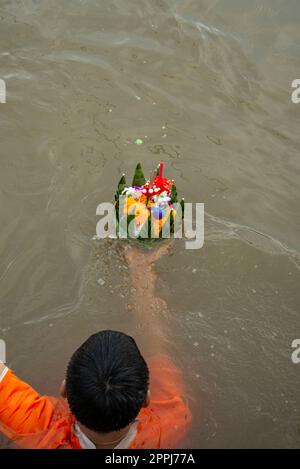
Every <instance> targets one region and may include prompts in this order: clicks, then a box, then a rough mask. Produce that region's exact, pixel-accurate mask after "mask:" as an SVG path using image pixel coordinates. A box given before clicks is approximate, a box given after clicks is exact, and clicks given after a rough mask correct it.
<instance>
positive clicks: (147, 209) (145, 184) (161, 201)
mask: <svg viewBox="0 0 300 469" xmlns="http://www.w3.org/2000/svg"><path fill="white" fill-rule="evenodd" d="M163 170H164V162H163V161H161V163H160V164H159V165H158V167H157V169H156V170H155V171H154V172H153V174H152V176H151V177H150V179H149V180H147V181H146V179H145V176H144V173H143V170H142V167H141V164H140V163H138V164H137V166H136V169H135V173H134V177H133V180H132V184H131V186H127V183H126V179H125V174H123V176H122V177H121V179H120V181H119V184H118V189H117V192H116V194H115V209H116V218H117V224H118V225H119V234H120V225H121V224H122V226H123V228H122V229H123V233H124V230H126V236H124V237H127V234H128V233H129V236H130V237H134V238H136V239H140V240H150V241H151V240H155V239H159V238H166V237H169V236H170V235H172V234H174V231H175V229H176V226H177V223H176V222H177V221H179V218H180V221H182V219H183V208H184V201H183V199H182V200H181V202H180V203H178V199H177V190H176V185H175V182H174V179H167V178H166V177H164V176H163Z"/></svg>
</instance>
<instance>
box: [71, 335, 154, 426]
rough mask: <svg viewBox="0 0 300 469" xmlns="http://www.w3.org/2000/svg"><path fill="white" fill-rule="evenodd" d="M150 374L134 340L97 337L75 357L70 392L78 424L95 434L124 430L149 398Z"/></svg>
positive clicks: (78, 350) (81, 348) (91, 338)
mask: <svg viewBox="0 0 300 469" xmlns="http://www.w3.org/2000/svg"><path fill="white" fill-rule="evenodd" d="M148 385H149V370H148V367H147V364H146V362H145V360H144V359H143V357H142V355H141V353H140V351H139V349H138V347H137V345H136V343H135V341H134V339H133V338H132V337H130V336H128V335H126V334H124V333H122V332H116V331H101V332H98V333H97V334H93V335H92V336H91V337H90V338H89V339H88V340H87V341H86V342H84V343H83V344H82V345H81V346H80V347H79V349H77V350H76V352H75V353H74V354H73V356H72V357H71V360H70V362H69V364H68V368H67V376H66V391H67V399H68V403H69V407H70V409H71V412H72V413H73V415H74V416H75V418H76V419H77V421H78V422H80V423H82V424H83V425H85V426H86V427H87V428H89V429H90V430H93V431H95V432H101V433H107V432H111V431H116V430H120V429H122V428H124V427H126V426H127V425H128V424H130V423H131V422H132V421H133V420H134V419H135V417H136V416H137V415H138V413H139V411H140V409H141V408H142V406H143V404H144V403H145V401H146V398H147V390H148Z"/></svg>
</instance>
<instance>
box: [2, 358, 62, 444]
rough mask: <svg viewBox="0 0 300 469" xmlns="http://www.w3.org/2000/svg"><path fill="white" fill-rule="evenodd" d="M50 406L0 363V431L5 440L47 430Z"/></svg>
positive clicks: (52, 407)
mask: <svg viewBox="0 0 300 469" xmlns="http://www.w3.org/2000/svg"><path fill="white" fill-rule="evenodd" d="M53 412H54V406H53V404H52V402H51V401H50V400H49V399H48V398H47V397H41V396H40V395H39V394H38V393H37V392H36V391H35V390H34V389H33V388H32V387H31V386H29V385H28V384H27V383H25V382H24V381H22V380H21V379H19V378H18V377H17V376H15V374H14V373H13V372H12V371H11V370H10V369H8V368H6V366H5V365H4V364H3V363H0V430H1V431H2V432H3V433H4V434H5V435H7V436H8V437H9V438H12V439H14V436H17V435H21V434H28V433H36V432H39V431H43V430H45V429H46V428H48V426H49V423H50V421H51V419H52V416H53Z"/></svg>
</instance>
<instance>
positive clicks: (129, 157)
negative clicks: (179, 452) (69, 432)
mask: <svg viewBox="0 0 300 469" xmlns="http://www.w3.org/2000/svg"><path fill="white" fill-rule="evenodd" d="M299 16H300V5H299V2H298V1H296V0H289V2H282V1H279V0H264V1H262V0H261V1H258V0H255V1H252V2H248V1H246V0H239V1H237V0H227V1H224V0H223V1H221V0H219V1H218V0H214V1H211V0H210V1H208V0H201V1H200V0H197V1H196V0H190V1H186V2H180V1H177V0H163V1H153V2H146V1H144V0H142V1H131V2H122V1H120V0H114V1H111V2H103V1H94V0H90V1H84V0H82V1H80V0H77V1H73V2H68V1H66V2H59V1H58V0H51V1H48V2H35V1H33V0H22V1H19V0H14V1H11V2H2V4H1V6H0V45H1V46H0V78H2V79H5V81H6V85H7V103H6V104H1V105H0V135H1V147H0V148H1V149H0V151H1V172H0V190H1V204H0V217H1V232H0V284H1V298H0V314H1V320H0V321H1V322H0V331H1V338H3V339H5V340H6V342H7V355H8V362H9V365H10V366H12V367H13V368H14V369H15V370H16V371H17V372H18V373H19V374H20V375H21V376H23V377H24V378H26V379H28V380H29V381H30V382H31V383H33V384H34V385H35V386H37V387H38V388H39V389H40V390H41V391H42V392H47V393H54V392H56V389H57V387H58V385H59V382H60V379H61V377H62V375H63V372H64V368H65V365H66V362H67V359H68V357H69V356H70V354H71V353H72V351H73V350H74V348H75V347H76V346H77V345H78V344H79V343H81V342H82V341H83V340H84V339H85V338H86V337H87V336H88V335H89V334H90V333H91V332H93V331H95V330H97V329H101V328H106V327H110V328H116V329H122V330H124V331H125V332H128V333H131V334H138V326H137V325H136V324H134V322H133V319H132V318H131V316H130V310H128V307H127V306H128V302H130V298H129V295H128V292H127V290H128V288H127V287H128V285H129V282H128V276H127V271H126V266H124V263H123V261H122V259H121V258H120V257H119V255H118V253H117V251H116V245H115V243H113V242H105V243H104V242H103V243H100V244H97V245H93V242H92V240H91V238H92V236H93V235H94V233H95V224H96V219H95V210H96V206H97V204H98V203H99V202H101V201H108V198H109V197H110V195H111V194H112V193H113V189H114V187H115V184H116V181H117V179H118V176H119V174H120V173H122V172H124V171H125V172H128V173H130V174H131V172H132V168H133V166H134V164H135V162H136V161H141V162H142V164H143V166H144V167H145V169H146V168H147V169H148V170H150V169H151V168H152V167H153V164H156V163H157V162H158V161H159V160H160V159H161V158H164V160H165V161H166V166H167V167H168V168H169V174H168V175H169V176H171V177H174V178H176V181H177V182H178V189H179V191H180V193H181V194H184V195H185V198H186V199H187V200H190V201H194V202H196V201H197V202H204V203H205V207H206V238H205V241H206V242H205V246H204V248H203V249H201V250H200V251H196V252H195V251H186V250H184V243H181V242H180V241H178V242H177V243H176V245H175V246H174V247H173V249H172V252H171V254H170V256H169V257H168V258H165V259H162V260H161V261H159V262H158V263H157V271H158V274H159V278H160V281H159V285H158V287H157V288H159V292H160V294H161V295H162V296H163V297H164V298H165V299H167V301H168V303H169V305H170V310H171V313H170V315H171V318H169V319H170V324H171V326H170V331H169V334H170V353H172V355H173V356H174V357H175V358H176V360H177V362H178V363H179V365H180V366H182V367H183V368H184V369H185V375H186V380H187V383H188V387H189V396H190V399H191V405H192V410H193V414H194V427H193V432H192V434H191V435H190V437H189V439H188V441H186V442H185V443H184V444H186V445H187V446H189V447H204V448H205V447H207V448H209V447H297V446H299V425H300V416H299V413H300V398H299V393H298V392H297V389H298V388H299V384H300V379H299V377H300V374H299V373H300V368H299V369H298V368H297V366H296V365H293V364H292V363H291V359H290V355H291V342H292V340H293V339H295V338H297V337H299V335H300V324H299V318H298V311H299V299H300V297H299V288H298V286H299V279H300V274H299V265H300V264H299V228H300V227H299V210H298V207H299V170H300V165H299V157H298V152H299V140H300V139H299V122H300V117H299V116H300V106H299V107H297V105H294V104H292V102H291V99H290V93H291V82H292V80H294V79H295V78H299V76H298V75H299V73H298V72H299V42H300V37H299V36H300V32H299V27H298V26H299ZM136 138H142V139H143V140H144V145H143V146H136V145H134V144H133V142H134V140H135V139H136ZM138 340H139V342H140V344H141V347H143V339H142V337H139V336H138ZM5 445H6V443H4V442H3V444H2V446H5Z"/></svg>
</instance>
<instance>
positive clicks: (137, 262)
mask: <svg viewBox="0 0 300 469" xmlns="http://www.w3.org/2000/svg"><path fill="white" fill-rule="evenodd" d="M172 242H173V240H168V241H163V244H162V245H161V246H159V247H157V248H155V247H154V248H153V249H151V251H146V250H145V249H144V248H143V247H136V246H130V245H128V244H126V245H125V246H124V247H123V254H124V257H125V259H126V261H127V264H128V266H129V268H131V269H137V268H138V269H139V271H140V273H142V272H143V271H145V270H147V269H149V268H151V264H152V262H155V261H157V260H158V259H160V258H161V257H163V256H164V255H166V254H167V253H168V251H169V249H170V247H171V244H172Z"/></svg>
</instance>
